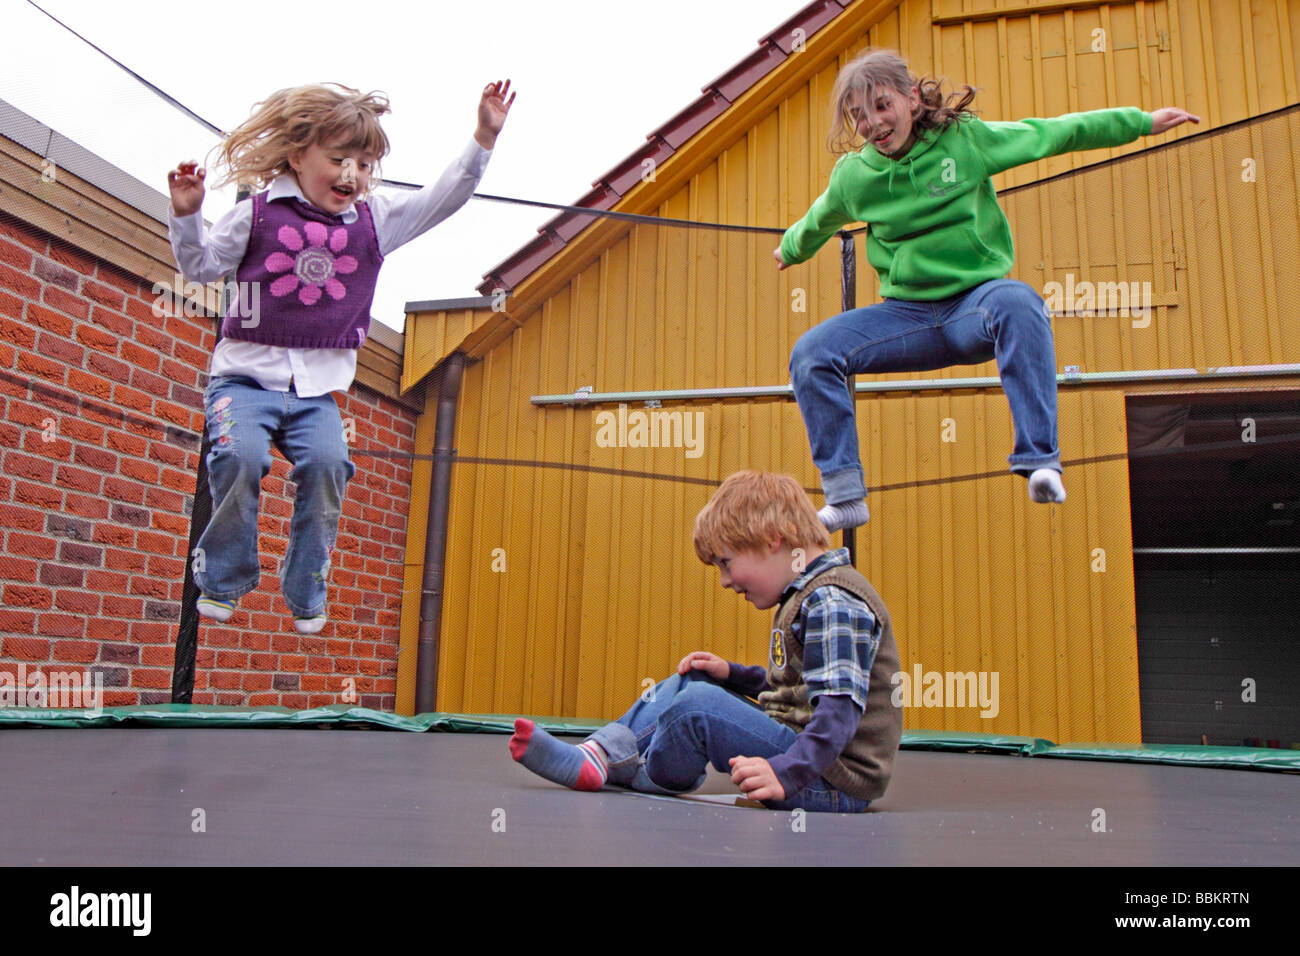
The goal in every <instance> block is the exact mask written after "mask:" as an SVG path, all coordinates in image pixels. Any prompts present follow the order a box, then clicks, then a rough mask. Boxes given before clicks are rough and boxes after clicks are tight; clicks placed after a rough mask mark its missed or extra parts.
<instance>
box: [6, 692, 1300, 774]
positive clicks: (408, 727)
mask: <svg viewBox="0 0 1300 956" xmlns="http://www.w3.org/2000/svg"><path fill="white" fill-rule="evenodd" d="M533 719H534V720H536V721H537V725H538V726H539V727H542V728H543V729H545V730H546V731H547V732H548V733H552V734H589V733H591V732H592V731H593V730H595V729H596V728H598V727H600V726H601V723H600V722H590V721H583V720H555V719H553V718H548V717H540V718H533ZM514 722H515V715H514V714H444V713H436V712H435V713H428V714H417V715H416V716H414V717H404V716H402V715H400V714H389V713H385V712H383V711H378V710H371V709H369V708H367V707H350V706H348V705H346V704H334V705H332V706H329V707H316V708H313V709H311V710H289V709H288V708H286V707H261V708H246V707H222V706H218V705H212V704H155V705H152V706H148V707H106V708H104V710H103V711H102V712H100V713H98V714H96V713H92V712H88V711H84V710H54V709H44V708H39V707H29V708H8V709H4V708H0V730H2V729H6V728H10V729H12V728H17V727H55V728H63V729H73V728H78V727H119V726H127V727H131V726H138V727H279V728H285V727H313V728H319V727H329V726H335V727H374V728H378V729H383V730H405V731H412V732H415V733H424V732H426V731H441V732H444V733H459V734H476V733H477V734H508V733H511V732H513V730H514ZM902 745H903V748H904V749H906V750H946V751H953V752H960V753H1000V754H1010V755H1018V756H1021V757H1060V758H1070V759H1077V760H1117V761H1130V762H1135V763H1163V764H1176V765H1181V766H1188V767H1220V768H1229V769H1239V770H1284V771H1292V772H1300V750H1279V749H1276V748H1272V747H1205V746H1200V745H1195V744H1086V743H1085V744H1054V743H1052V741H1050V740H1044V739H1043V738H1041V737H1016V736H1011V735H1006V734H975V733H956V732H948V731H938V730H913V731H908V732H906V733H904V734H903V744H902Z"/></svg>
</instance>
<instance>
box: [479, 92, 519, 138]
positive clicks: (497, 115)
mask: <svg viewBox="0 0 1300 956" xmlns="http://www.w3.org/2000/svg"><path fill="white" fill-rule="evenodd" d="M507 93H510V81H509V80H506V81H505V82H504V83H502V82H500V81H499V80H498V81H497V82H495V83H489V84H488V85H487V86H485V87H483V95H482V96H481V97H479V101H478V129H476V130H475V131H474V138H475V139H476V140H478V144H479V145H480V146H482V147H483V148H484V149H491V148H492V147H493V146H495V145H496V141H497V134H498V133H500V132H501V127H503V126H505V125H506V116H507V115H508V114H509V113H510V104H511V103H513V102H514V101H515V94H514V93H510V98H509V99H506V94H507Z"/></svg>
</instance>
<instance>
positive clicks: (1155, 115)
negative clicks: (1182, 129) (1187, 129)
mask: <svg viewBox="0 0 1300 956" xmlns="http://www.w3.org/2000/svg"><path fill="white" fill-rule="evenodd" d="M1200 121H1201V118H1200V117H1199V116H1193V115H1192V114H1191V113H1189V112H1187V110H1180V109H1179V108H1178V107H1177V106H1166V107H1164V108H1162V109H1158V110H1152V111H1151V135H1152V136H1156V135H1158V134H1160V133H1164V132H1166V131H1168V130H1171V129H1173V128H1174V127H1175V126H1181V125H1182V124H1183V123H1187V122H1192V123H1199V122H1200Z"/></svg>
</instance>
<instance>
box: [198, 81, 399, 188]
mask: <svg viewBox="0 0 1300 956" xmlns="http://www.w3.org/2000/svg"><path fill="white" fill-rule="evenodd" d="M387 112H389V106H388V98H387V97H385V96H384V94H382V93H376V92H370V93H362V92H361V91H360V90H354V89H352V88H351V87H350V86H343V85H342V84H340V83H327V84H313V85H311V86H295V87H293V88H291V89H287V90H278V91H276V92H275V93H272V94H271V95H270V96H268V97H267V98H266V99H265V100H263V101H262V102H261V103H258V104H256V105H255V106H254V107H253V115H252V116H250V117H249V118H248V119H247V120H245V121H244V122H243V124H241V125H240V126H239V127H238V128H236V129H235V130H234V132H232V133H231V134H230V135H229V136H227V137H226V141H225V142H224V143H223V144H222V145H221V146H220V147H219V148H220V150H221V153H220V156H219V158H218V163H219V164H220V165H222V166H224V167H225V168H226V169H227V170H228V173H227V175H226V177H225V178H224V179H223V180H221V182H220V183H218V184H217V186H218V187H220V186H224V185H226V184H227V183H231V182H238V183H240V184H241V185H247V186H249V187H251V188H252V189H254V190H260V189H263V188H265V187H266V186H269V185H270V184H271V182H272V181H273V180H274V179H275V177H276V176H279V175H281V174H283V173H286V172H289V169H290V167H289V156H290V154H291V153H294V152H296V151H298V150H305V149H306V148H307V147H308V146H312V145H319V146H328V147H337V148H339V149H357V150H364V151H365V152H368V153H372V154H373V155H374V157H375V168H374V169H373V170H372V171H371V183H372V184H373V183H375V182H376V181H378V179H379V160H380V159H382V158H383V157H384V156H385V155H387V153H388V137H387V136H385V135H384V131H383V129H382V128H381V127H380V125H379V117H381V116H383V115H384V114H385V113H387Z"/></svg>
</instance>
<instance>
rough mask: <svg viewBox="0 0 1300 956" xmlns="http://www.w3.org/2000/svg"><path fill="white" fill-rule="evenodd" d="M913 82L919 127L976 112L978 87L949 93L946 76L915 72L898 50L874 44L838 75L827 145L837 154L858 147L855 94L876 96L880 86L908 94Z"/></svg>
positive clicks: (948, 122) (942, 124)
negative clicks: (945, 87) (852, 107)
mask: <svg viewBox="0 0 1300 956" xmlns="http://www.w3.org/2000/svg"><path fill="white" fill-rule="evenodd" d="M913 86H915V87H916V88H917V92H919V93H920V94H921V106H920V109H919V110H918V112H917V114H916V115H915V116H913V117H912V124H913V126H914V128H915V129H916V130H917V131H920V130H926V129H936V128H939V127H945V126H951V125H952V124H953V123H956V122H957V121H958V120H960V119H963V118H964V117H967V116H973V115H975V111H974V110H972V109H969V108H968V107H969V106H970V104H971V101H972V100H974V99H975V87H973V86H970V85H969V84H967V85H966V86H963V87H962V88H961V90H960V91H959V92H955V93H951V94H949V95H948V96H947V97H945V96H944V95H943V81H942V80H936V79H933V78H931V77H918V76H915V75H913V73H912V72H911V71H910V70H909V69H908V68H907V63H906V62H905V61H904V60H903V58H902V57H900V56H899V55H898V54H897V53H896V52H894V51H893V50H884V49H879V48H876V47H872V48H871V49H868V50H867V51H865V52H864V53H862V54H861V55H860V56H858V57H857V58H855V59H853V60H852V61H850V62H849V63H848V64H846V65H845V67H844V68H843V69H842V70H840V72H839V75H838V76H837V77H836V78H835V89H834V90H833V91H832V93H831V131H830V133H829V135H827V137H826V146H827V148H828V149H829V150H830V151H831V152H832V153H837V154H838V153H850V152H855V151H856V150H857V149H858V126H857V123H855V122H854V121H853V116H852V114H850V112H849V108H850V101H851V100H852V99H853V98H855V97H858V98H860V101H861V100H869V99H870V98H871V97H873V96H875V91H876V88H877V87H885V88H887V89H891V90H896V91H897V92H899V93H902V94H903V95H904V96H906V95H907V94H909V93H910V92H911V91H912V87H913Z"/></svg>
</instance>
